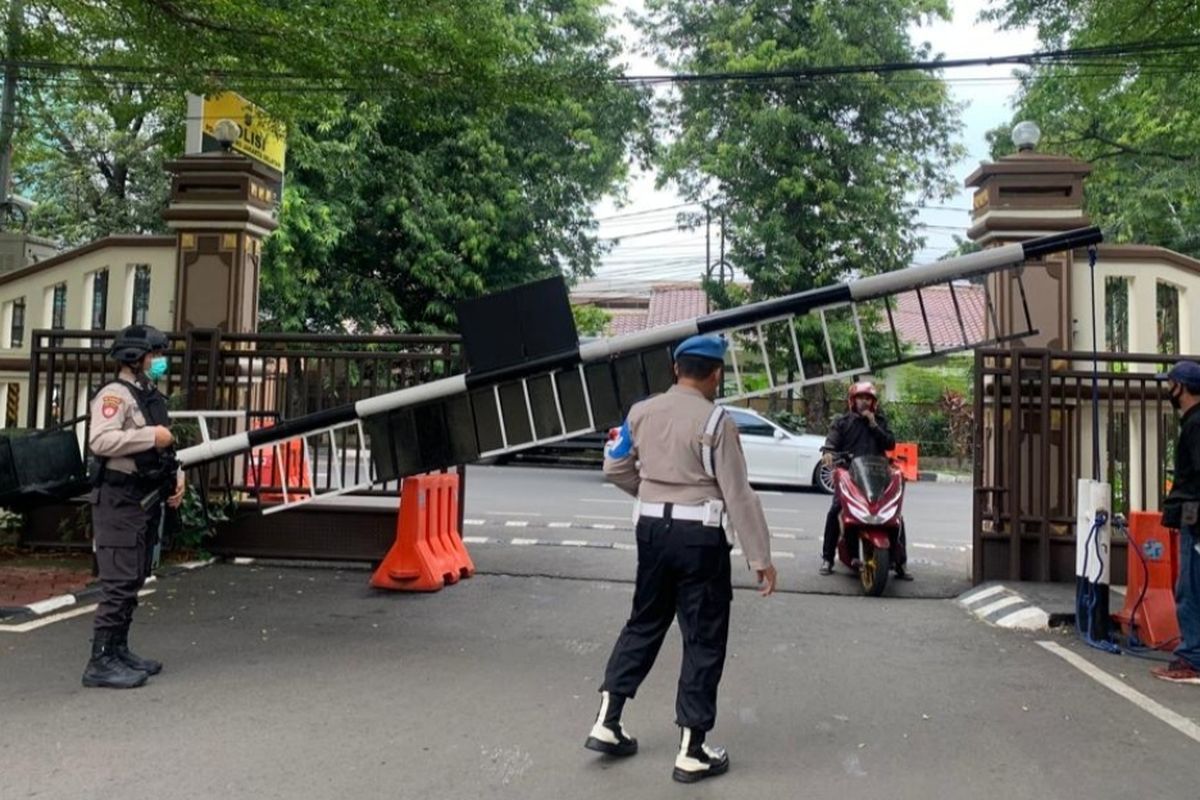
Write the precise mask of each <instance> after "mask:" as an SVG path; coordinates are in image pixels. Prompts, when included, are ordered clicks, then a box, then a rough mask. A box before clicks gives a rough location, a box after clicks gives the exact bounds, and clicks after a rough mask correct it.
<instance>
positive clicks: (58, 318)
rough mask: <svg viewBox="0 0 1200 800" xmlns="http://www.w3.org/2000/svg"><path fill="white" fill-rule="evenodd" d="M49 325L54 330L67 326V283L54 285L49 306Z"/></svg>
mask: <svg viewBox="0 0 1200 800" xmlns="http://www.w3.org/2000/svg"><path fill="white" fill-rule="evenodd" d="M50 327H51V328H52V329H53V330H56V331H60V330H62V329H63V328H65V327H67V285H66V284H65V283H60V284H59V285H58V286H55V287H54V300H53V303H52V305H51V307H50Z"/></svg>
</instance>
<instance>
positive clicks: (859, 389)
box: [820, 381, 912, 580]
mask: <svg viewBox="0 0 1200 800" xmlns="http://www.w3.org/2000/svg"><path fill="white" fill-rule="evenodd" d="M847 405H848V406H849V411H847V412H846V413H845V414H842V415H841V416H840V417H838V418H837V419H836V420H834V421H833V425H831V426H830V427H829V435H828V436H827V437H826V438H825V444H824V446H822V447H821V452H822V454H823V455H822V458H823V460H824V461H825V463H826V465H831V464H832V463H833V458H834V454H835V453H839V454H845V455H847V456H849V457H850V458H858V457H860V456H881V457H883V456H885V454H886V453H887V452H888V451H889V450H891V449H893V448H894V447H895V446H896V437H895V436H893V435H892V432H891V431H889V430H888V426H887V419H886V418H885V417H884V415H883V414H882V413H881V412H880V411H879V396H878V395H877V394H876V393H875V386H874V384H872V383H871V382H869V381H859V382H858V383H855V384H853V385H851V387H850V392H849V397H848V399H847ZM840 513H841V504H840V503H838V499H837V497H836V496H835V497H834V498H833V504H832V505H831V507H830V509H829V514H828V515H826V517H825V537H824V540H823V541H822V546H821V570H820V572H821V574H822V575H832V574H833V557H834V554H835V552H836V551H837V541H838V534H839V533H840V532H841V525H840V524H839V523H838V516H839V514H840ZM900 536H901V539H902V540H903V537H904V527H903V524H902V525H901V527H900ZM850 546H851V547H852V548H853V549H852V550H851V552H855V553H856V552H857V551H858V542H853V543H851V544H850ZM905 550H906V548H905V547H900V548H899V553H900V556H899V558H897V559H896V561H895V564H894V569H895V571H896V577H897V578H899V579H901V580H912V576H911V575H909V574H908V571H907V570H906V569H905V568H904V562H905V560H906V558H905V556H904V552H905Z"/></svg>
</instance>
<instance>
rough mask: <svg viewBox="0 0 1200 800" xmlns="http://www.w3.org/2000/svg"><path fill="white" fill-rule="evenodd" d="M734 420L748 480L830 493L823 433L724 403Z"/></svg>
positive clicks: (830, 474)
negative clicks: (789, 425)
mask: <svg viewBox="0 0 1200 800" xmlns="http://www.w3.org/2000/svg"><path fill="white" fill-rule="evenodd" d="M725 410H726V411H728V412H729V414H730V415H731V416H732V417H733V421H734V422H735V423H736V424H737V427H738V433H740V434H741V436H742V450H743V451H745V453H746V469H747V471H748V472H749V473H750V483H753V484H759V485H788V486H815V487H817V488H818V489H821V490H822V491H824V492H826V493H828V494H833V472H832V470H830V469H829V468H828V467H825V466H824V465H823V464H821V445H823V444H825V437H824V436H814V435H812V434H809V433H792V432H791V431H789V430H787V429H785V428H783V427H782V426H780V425H779V424H777V423H775V422H772V421H771V420H769V419H767V418H766V417H764V416H762V415H761V414H759V413H758V412H757V411H751V410H750V409H748V408H734V407H732V406H726V407H725ZM619 431H620V429H619V428H613V429H611V430H610V431H609V432H608V441H607V442H606V443H605V445H604V449H605V452H607V451H608V448H609V446H611V445H612V443H613V442H614V441H616V438H617V434H618V433H619Z"/></svg>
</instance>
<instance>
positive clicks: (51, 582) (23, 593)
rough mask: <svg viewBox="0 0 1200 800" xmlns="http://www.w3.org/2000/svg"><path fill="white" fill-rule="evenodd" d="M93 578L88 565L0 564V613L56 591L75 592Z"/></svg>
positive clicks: (61, 593)
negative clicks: (41, 565) (76, 566)
mask: <svg viewBox="0 0 1200 800" xmlns="http://www.w3.org/2000/svg"><path fill="white" fill-rule="evenodd" d="M92 580H93V578H92V571H91V569H89V568H83V567H79V568H71V567H59V566H54V567H37V566H5V565H4V564H0V614H2V613H3V611H4V610H10V611H12V610H21V609H22V608H23V607H25V606H29V605H32V604H34V603H37V602H39V601H42V600H48V599H50V598H53V597H57V596H59V595H64V594H75V593H78V592H80V591H82V590H83V589H85V588H86V587H87V585H88V584H89V583H91V582H92Z"/></svg>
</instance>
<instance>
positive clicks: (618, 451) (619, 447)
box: [605, 419, 633, 459]
mask: <svg viewBox="0 0 1200 800" xmlns="http://www.w3.org/2000/svg"><path fill="white" fill-rule="evenodd" d="M632 451H633V432H632V431H631V430H629V420H628V419H626V420H625V422H624V423H622V424H621V431H620V433H619V434H618V436H617V438H616V439H615V440H614V441H612V442H609V443H608V444H607V445H606V447H605V455H606V456H607V457H608V458H611V459H618V458H625V457H626V456H628V455H629V454H630V453H631V452H632Z"/></svg>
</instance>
